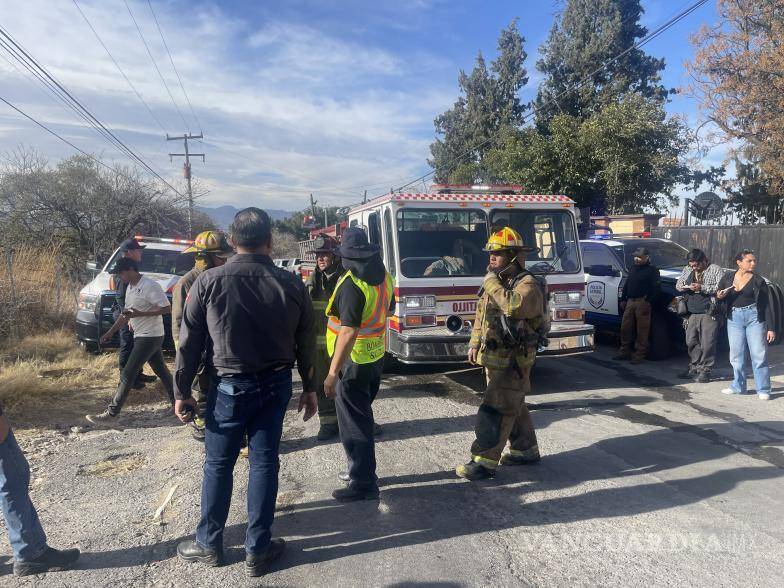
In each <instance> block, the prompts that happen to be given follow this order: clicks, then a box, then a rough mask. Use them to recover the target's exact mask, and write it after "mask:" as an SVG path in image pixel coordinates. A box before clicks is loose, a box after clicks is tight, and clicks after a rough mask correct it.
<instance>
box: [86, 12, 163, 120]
mask: <svg viewBox="0 0 784 588" xmlns="http://www.w3.org/2000/svg"><path fill="white" fill-rule="evenodd" d="M73 3H74V6H76V9H77V10H78V11H79V14H81V15H82V18H83V19H84V22H86V23H87V26H88V27H90V30H91V31H92V32H93V34H94V35H95V38H96V39H98V42H99V43H100V44H101V47H103V49H104V51H106V54H107V55H108V56H109V59H111V60H112V63H113V64H114V67H116V68H117V71H119V72H120V73H121V74H122V77H123V78H125V81H126V82H127V83H128V86H129V87H130V88H131V90H133V93H134V94H136V97H137V98H138V99H139V101H140V102H141V103H142V104H143V105H144V107H145V108H146V109H147V112H148V113H150V116H151V117H152V119H153V120H154V121H155V122H156V123H157V125H158V126H159V127H160V128H161V130H162V131H163V132H164V133H165V132H166V127H164V126H163V123H161V121H160V119H159V118H158V117H157V116H155V113H154V112H153V111H152V108H150V105H149V104H147V101H146V100H145V99H144V98H143V97H142V95H141V93H140V92H139V91H138V90H137V89H136V86H134V85H133V83H131V80H130V79H128V76H127V75H125V71H123V68H122V67H120V64H119V63H117V60H116V59H115V58H114V55H112V52H111V51H109V48H108V47H107V46H106V43H104V42H103V39H101V36H100V35H99V34H98V31H96V30H95V27H94V26H93V24H92V23H91V22H90V19H89V18H87V15H86V14H85V13H84V11H82V7H81V6H79V3H78V2H77V0H73Z"/></svg>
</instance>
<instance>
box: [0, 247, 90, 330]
mask: <svg viewBox="0 0 784 588" xmlns="http://www.w3.org/2000/svg"><path fill="white" fill-rule="evenodd" d="M60 253H61V252H60V250H59V249H53V250H33V249H23V250H20V251H15V252H14V254H13V256H12V257H11V266H10V269H9V263H8V262H9V259H8V257H7V256H5V255H3V257H2V259H0V343H5V344H7V343H8V342H9V341H14V340H18V339H21V338H22V337H24V336H25V335H30V334H34V333H41V332H46V331H50V330H52V329H61V328H68V327H72V326H73V321H74V314H75V312H76V301H77V300H76V296H77V295H78V291H79V285H78V284H76V283H75V282H74V281H72V280H69V279H68V277H67V276H66V275H65V273H64V272H63V270H62V263H61V261H62V260H61V259H60V257H59V255H60Z"/></svg>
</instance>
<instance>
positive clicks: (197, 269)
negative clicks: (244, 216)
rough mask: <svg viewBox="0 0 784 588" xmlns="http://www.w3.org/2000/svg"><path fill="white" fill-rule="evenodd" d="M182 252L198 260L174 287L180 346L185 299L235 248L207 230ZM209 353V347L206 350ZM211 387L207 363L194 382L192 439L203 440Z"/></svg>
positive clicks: (175, 325) (176, 334)
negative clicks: (206, 273) (209, 270)
mask: <svg viewBox="0 0 784 588" xmlns="http://www.w3.org/2000/svg"><path fill="white" fill-rule="evenodd" d="M183 253H195V254H196V262H195V264H194V265H193V269H192V270H191V271H189V272H188V273H187V274H185V275H184V276H182V277H181V278H180V280H179V281H178V282H177V284H176V285H175V286H174V288H173V289H172V338H173V339H174V345H175V347H178V346H179V338H180V322H181V321H182V313H183V310H184V308H185V300H186V299H187V298H188V292H189V291H190V289H191V286H193V283H194V282H195V281H196V278H198V277H199V276H200V275H201V274H202V273H203V272H204V271H205V270H208V269H210V268H213V267H219V266H221V265H223V264H224V263H226V259H227V258H228V257H230V256H231V255H232V254H233V253H234V251H233V250H232V248H231V247H230V246H229V243H228V241H227V240H226V235H225V234H224V233H223V232H221V231H204V232H203V233H199V234H198V235H197V236H196V239H194V241H193V245H191V246H190V247H188V248H187V249H186V250H185V251H183ZM205 352H206V350H205ZM209 389H210V375H209V372H208V368H207V366H205V365H204V364H202V365H201V367H200V368H199V372H198V374H197V375H196V379H195V380H194V382H193V387H192V390H193V397H194V398H195V399H196V415H195V417H194V418H193V420H192V421H191V426H192V427H193V429H194V431H193V438H194V439H196V440H197V441H204V427H205V423H204V418H203V415H204V413H205V411H206V409H207V392H208V390H209Z"/></svg>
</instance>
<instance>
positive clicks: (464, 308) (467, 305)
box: [452, 300, 476, 312]
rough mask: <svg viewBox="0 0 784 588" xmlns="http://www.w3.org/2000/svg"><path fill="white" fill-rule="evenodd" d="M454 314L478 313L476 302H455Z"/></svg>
mask: <svg viewBox="0 0 784 588" xmlns="http://www.w3.org/2000/svg"><path fill="white" fill-rule="evenodd" d="M452 312H476V300H462V301H460V302H453V303H452Z"/></svg>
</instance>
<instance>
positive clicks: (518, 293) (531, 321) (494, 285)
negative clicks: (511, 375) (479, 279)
mask: <svg viewBox="0 0 784 588" xmlns="http://www.w3.org/2000/svg"><path fill="white" fill-rule="evenodd" d="M482 289H483V293H482V295H481V297H480V298H479V302H478V304H477V307H476V320H475V321H474V326H473V329H472V330H471V342H470V346H471V347H472V348H474V349H478V350H479V353H478V354H477V363H478V364H479V365H482V366H484V367H486V368H490V369H508V368H510V367H514V366H515V363H516V364H517V365H519V366H520V367H523V366H526V365H531V364H533V362H534V359H535V357H536V347H537V346H536V344H535V343H534V342H533V341H534V340H535V336H534V334H535V333H536V331H537V330H539V328H540V327H541V326H542V325H543V324H544V322H545V316H544V313H545V300H544V293H543V291H542V288H541V287H540V285H539V283H538V282H537V280H536V278H535V277H534V276H532V275H531V274H529V273H524V272H522V270H521V271H520V273H518V275H517V276H514V277H512V278H509V279H507V278H504V279H501V278H499V277H498V276H497V275H496V273H495V272H492V271H491V272H489V273H488V274H487V275H486V276H485V279H484V282H483V284H482ZM502 314H503V315H506V317H508V318H509V319H512V320H511V323H512V324H514V325H515V326H517V328H518V330H519V331H520V332H521V333H523V334H526V335H528V336H527V337H526V338H527V339H528V340H530V342H529V343H528V344H523V345H509V344H508V343H507V342H505V339H506V338H505V337H504V333H503V330H502V326H501V315H502ZM515 360H516V361H515Z"/></svg>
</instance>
